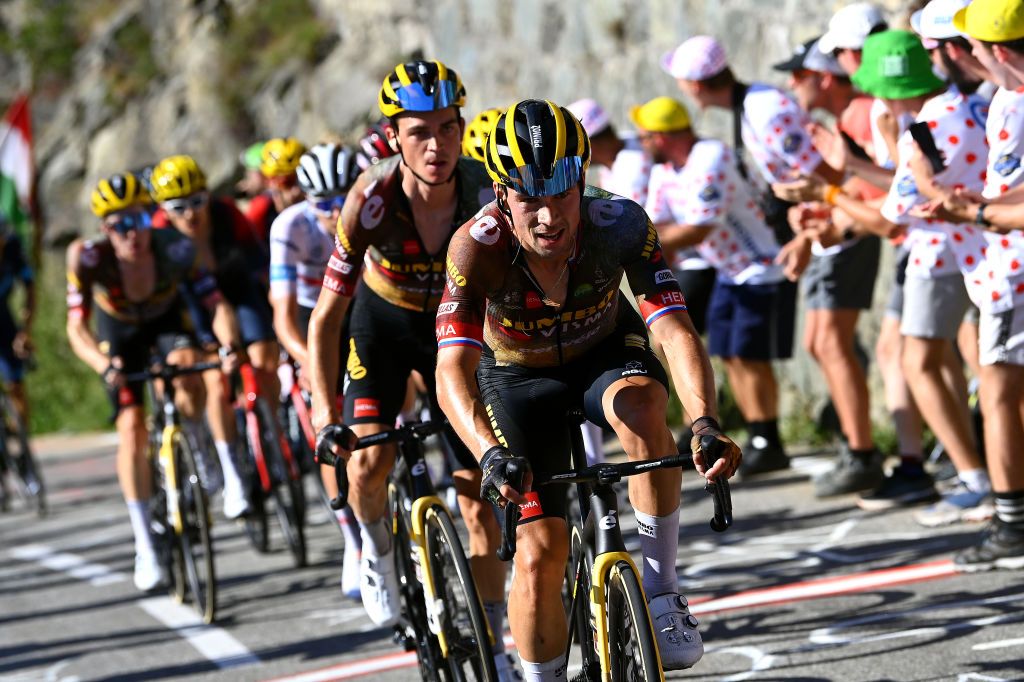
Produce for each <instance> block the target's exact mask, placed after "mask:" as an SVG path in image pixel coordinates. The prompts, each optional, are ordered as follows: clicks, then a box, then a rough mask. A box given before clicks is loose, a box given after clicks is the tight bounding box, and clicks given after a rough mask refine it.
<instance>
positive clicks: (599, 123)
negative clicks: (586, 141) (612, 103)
mask: <svg viewBox="0 0 1024 682" xmlns="http://www.w3.org/2000/svg"><path fill="white" fill-rule="evenodd" d="M566 109H568V110H569V111H570V112H571V113H572V115H573V116H575V117H576V118H578V119H579V120H580V123H582V124H583V130H585V131H587V137H594V135H597V134H598V133H600V132H603V131H604V129H605V128H607V127H608V124H609V123H611V121H610V120H609V119H608V113H607V112H606V111H605V110H604V109H603V108H602V107H601V105H600V104H598V103H597V102H595V101H594V100H592V99H580V100H576V101H575V102H573V103H572V104H570V105H569V106H567V107H566Z"/></svg>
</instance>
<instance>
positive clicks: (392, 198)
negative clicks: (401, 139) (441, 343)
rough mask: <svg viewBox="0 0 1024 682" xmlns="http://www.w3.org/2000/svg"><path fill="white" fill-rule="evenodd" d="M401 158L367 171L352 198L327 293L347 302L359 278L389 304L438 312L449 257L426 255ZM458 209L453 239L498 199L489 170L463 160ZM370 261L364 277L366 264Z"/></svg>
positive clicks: (458, 172)
mask: <svg viewBox="0 0 1024 682" xmlns="http://www.w3.org/2000/svg"><path fill="white" fill-rule="evenodd" d="M401 160H402V159H401V157H400V156H393V157H391V158H388V159H385V160H383V161H381V162H380V163H378V164H375V165H373V166H371V167H370V168H368V169H367V170H366V171H365V172H363V174H362V175H360V176H359V178H358V179H357V180H356V183H355V185H353V187H352V189H351V190H350V191H349V193H348V197H347V198H346V200H345V206H344V207H343V208H342V210H341V218H340V219H339V220H338V235H337V241H336V248H335V249H334V253H333V255H332V256H331V259H330V261H328V264H327V271H326V273H325V275H324V287H325V288H326V289H328V290H330V291H333V292H335V293H337V294H341V295H343V296H352V295H353V294H355V290H356V285H357V284H358V282H359V277H360V274H361V275H362V278H363V280H364V281H365V282H366V285H367V286H368V287H370V289H372V290H373V291H374V292H375V293H376V294H377V295H378V296H380V297H381V298H383V299H384V300H385V301H387V302H388V303H391V304H392V305H396V306H398V307H400V308H405V309H407V310H416V311H422V312H431V313H432V312H433V311H434V310H435V309H436V308H437V304H438V303H439V302H440V300H441V290H442V289H443V288H444V276H445V275H444V253H445V247H447V243H446V244H445V245H444V246H442V247H441V249H440V250H439V251H438V252H437V253H436V254H430V253H427V250H426V248H425V247H424V245H423V240H422V239H420V235H419V232H417V231H416V225H415V223H414V222H413V217H412V209H411V207H410V206H409V201H408V199H407V198H406V196H405V194H404V193H403V192H402V176H401V173H399V172H398V165H399V163H400V162H401ZM455 182H456V183H457V186H456V196H457V200H458V205H457V206H456V209H455V216H454V217H453V219H452V233H453V234H454V232H455V230H456V229H457V228H458V226H459V225H462V223H464V222H465V221H467V220H469V219H470V218H471V217H472V216H473V214H474V213H476V212H477V211H478V210H479V209H480V207H481V206H483V205H484V204H486V203H487V202H489V201H491V200H493V199H494V190H493V187H492V185H491V181H490V179H489V178H488V177H487V172H486V171H485V170H484V166H483V164H482V163H480V162H479V161H475V160H473V159H470V158H467V157H462V158H460V159H459V160H458V164H457V165H456V169H455ZM364 257H365V265H366V268H365V271H364V270H363V263H364Z"/></svg>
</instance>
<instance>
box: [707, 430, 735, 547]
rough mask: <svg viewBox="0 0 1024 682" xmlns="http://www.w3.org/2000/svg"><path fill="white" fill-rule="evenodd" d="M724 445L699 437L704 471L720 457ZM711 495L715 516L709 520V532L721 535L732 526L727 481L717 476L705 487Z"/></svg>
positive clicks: (713, 438)
mask: <svg viewBox="0 0 1024 682" xmlns="http://www.w3.org/2000/svg"><path fill="white" fill-rule="evenodd" d="M724 449H725V443H723V442H722V441H720V440H718V438H717V437H715V436H701V437H700V451H701V454H702V455H703V456H704V469H705V471H706V470H708V469H710V468H711V467H713V466H714V465H715V462H717V461H718V459H719V458H720V457H721V456H722V452H723V450H724ZM704 489H705V490H707V491H708V492H709V493H711V499H712V501H713V502H714V505H715V515H714V517H712V519H711V524H710V525H711V530H713V531H715V532H716V533H722V532H724V531H725V530H727V529H728V528H729V527H730V526H731V525H732V493H731V490H730V487H729V480H728V479H727V478H725V477H724V476H719V477H718V478H716V479H715V481H714V483H708V484H707V485H706V486H705V487H704Z"/></svg>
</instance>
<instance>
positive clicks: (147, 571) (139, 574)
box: [135, 552, 167, 592]
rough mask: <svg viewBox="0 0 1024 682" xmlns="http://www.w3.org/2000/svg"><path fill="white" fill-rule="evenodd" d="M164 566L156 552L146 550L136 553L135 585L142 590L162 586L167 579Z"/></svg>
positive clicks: (146, 590)
mask: <svg viewBox="0 0 1024 682" xmlns="http://www.w3.org/2000/svg"><path fill="white" fill-rule="evenodd" d="M166 579H167V578H166V576H165V575H164V567H163V566H162V565H161V563H160V559H159V558H158V557H157V555H156V552H145V553H143V554H136V555H135V587H136V589H138V590H139V591H140V592H149V591H151V590H155V589H156V588H158V587H160V586H161V585H163V584H164V582H165V581H166Z"/></svg>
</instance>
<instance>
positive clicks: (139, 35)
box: [104, 16, 161, 104]
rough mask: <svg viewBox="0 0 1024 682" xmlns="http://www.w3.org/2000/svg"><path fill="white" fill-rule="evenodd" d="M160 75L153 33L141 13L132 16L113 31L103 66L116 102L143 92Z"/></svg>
mask: <svg viewBox="0 0 1024 682" xmlns="http://www.w3.org/2000/svg"><path fill="white" fill-rule="evenodd" d="M160 75H161V71H160V67H159V65H158V64H157V60H156V56H155V55H154V54H153V37H152V35H150V32H149V30H148V29H147V28H146V26H145V25H143V23H142V21H141V19H140V17H137V16H136V17H132V19H131V20H129V21H128V22H126V23H125V24H124V25H123V26H121V27H120V28H119V29H117V31H116V32H115V33H114V36H113V42H112V44H111V46H110V51H109V53H108V61H107V64H106V68H105V69H104V76H105V77H106V79H107V83H108V86H109V88H110V95H111V97H112V99H113V100H114V103H116V104H122V103H124V102H126V101H128V100H130V99H132V98H133V97H135V96H137V95H140V94H142V93H143V92H144V91H145V89H146V88H147V87H148V86H149V83H150V82H151V81H152V80H154V79H155V78H158V77H159V76H160Z"/></svg>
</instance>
